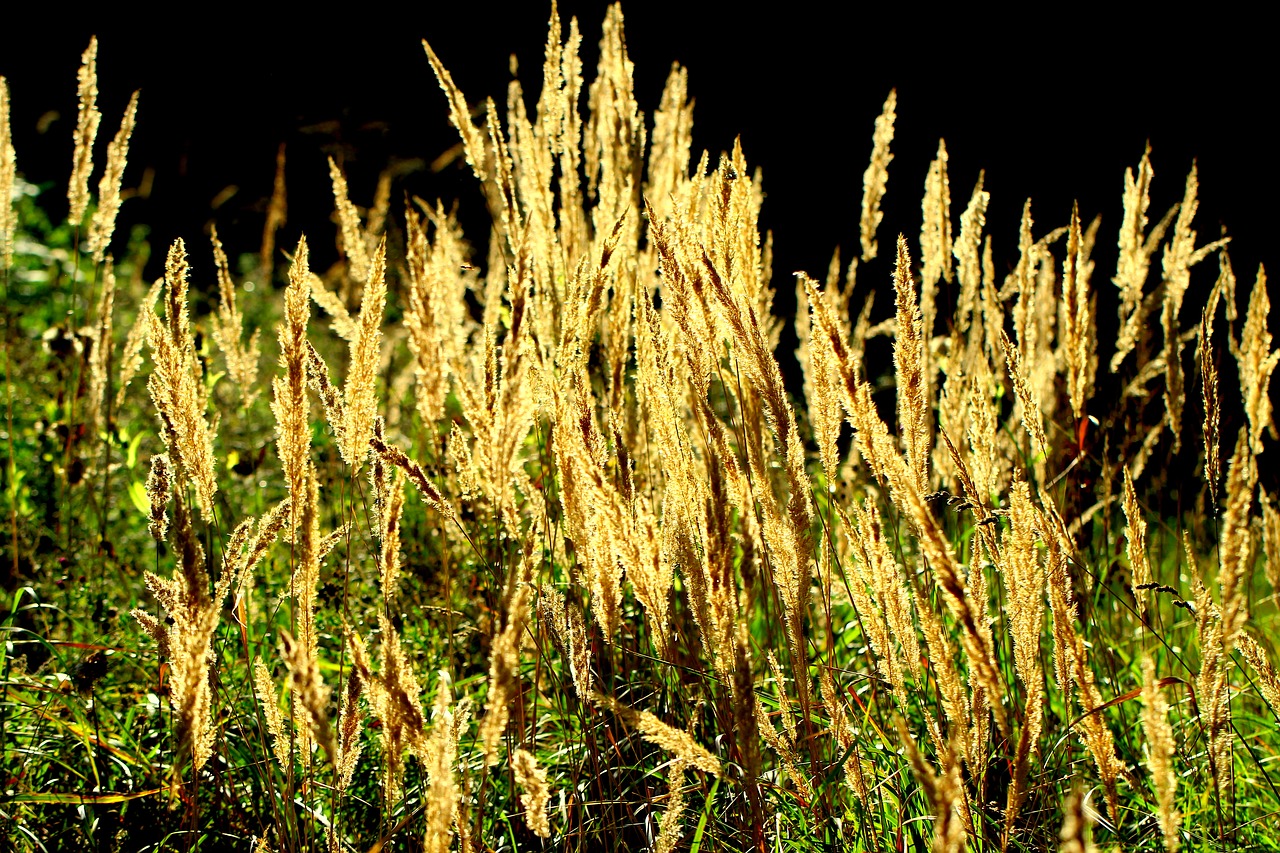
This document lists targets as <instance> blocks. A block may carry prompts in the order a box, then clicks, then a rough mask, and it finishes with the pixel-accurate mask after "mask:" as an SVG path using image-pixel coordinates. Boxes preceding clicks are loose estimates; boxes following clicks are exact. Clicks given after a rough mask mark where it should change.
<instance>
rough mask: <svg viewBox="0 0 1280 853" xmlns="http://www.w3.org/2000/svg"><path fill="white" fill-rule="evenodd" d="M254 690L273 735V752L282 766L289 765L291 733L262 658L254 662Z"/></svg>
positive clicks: (270, 733) (268, 731) (270, 732)
mask: <svg viewBox="0 0 1280 853" xmlns="http://www.w3.org/2000/svg"><path fill="white" fill-rule="evenodd" d="M253 692H254V693H255V694H256V695H257V697H258V705H259V706H260V707H261V708H262V717H263V720H264V722H266V724H267V734H268V735H269V736H270V737H271V752H272V754H273V755H275V757H276V761H278V762H280V766H281V767H289V766H290V756H289V735H288V734H287V733H286V732H285V728H284V714H283V713H282V712H281V710H280V697H279V695H278V694H277V693H276V686H275V684H274V683H273V682H272V680H271V671H270V670H269V669H267V665H266V664H265V663H263V662H262V661H260V660H259V661H254V664H253Z"/></svg>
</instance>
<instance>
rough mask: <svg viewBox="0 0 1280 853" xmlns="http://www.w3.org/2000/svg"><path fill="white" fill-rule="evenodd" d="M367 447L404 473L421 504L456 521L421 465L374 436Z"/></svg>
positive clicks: (451, 507)
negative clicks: (416, 492)
mask: <svg viewBox="0 0 1280 853" xmlns="http://www.w3.org/2000/svg"><path fill="white" fill-rule="evenodd" d="M369 445H370V446H371V447H372V448H373V449H374V450H375V451H376V452H377V453H379V454H381V455H382V458H383V459H385V460H386V461H387V463H388V464H391V465H394V466H396V467H397V468H399V469H400V470H401V471H403V472H404V473H405V476H406V477H407V478H408V480H409V482H410V483H413V484H414V485H415V486H417V487H418V492H419V493H420V494H421V495H422V500H423V503H425V504H426V505H427V506H429V507H431V508H432V509H434V510H435V511H436V512H438V513H440V514H441V515H443V516H444V517H445V518H449V519H453V520H455V521H456V520H457V514H456V513H455V512H454V510H453V506H452V505H451V504H449V503H448V502H447V501H445V499H444V496H443V495H441V494H440V490H439V489H437V488H436V486H435V484H434V483H432V482H431V480H430V479H429V478H428V477H427V472H425V471H423V470H422V466H421V465H419V464H418V463H417V462H414V461H413V460H412V459H410V458H409V457H408V456H406V455H405V452H404V451H403V450H401V449H400V448H398V447H396V446H395V445H394V444H387V443H386V442H384V441H382V440H381V439H379V438H377V437H376V436H375V437H374V438H371V439H370V440H369Z"/></svg>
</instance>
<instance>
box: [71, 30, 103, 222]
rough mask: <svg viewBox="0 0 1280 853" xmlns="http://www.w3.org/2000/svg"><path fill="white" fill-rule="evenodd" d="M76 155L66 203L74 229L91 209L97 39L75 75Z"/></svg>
mask: <svg viewBox="0 0 1280 853" xmlns="http://www.w3.org/2000/svg"><path fill="white" fill-rule="evenodd" d="M76 83H77V85H76V95H77V97H78V98H79V102H80V103H79V106H78V107H77V108H76V135H75V143H76V144H75V151H74V152H72V155H71V183H70V184H69V185H68V186H67V201H68V202H69V203H70V205H71V211H70V213H69V214H68V216H67V218H68V220H69V221H70V222H71V224H72V225H79V224H80V223H81V222H82V221H83V220H84V211H85V208H87V207H88V206H89V175H90V173H92V172H93V142H94V140H95V139H97V138H98V125H99V124H100V123H101V122H102V113H101V112H100V111H99V110H98V37H97V36H93V37H92V38H90V39H89V46H88V47H87V48H85V50H84V54H83V55H82V56H81V57H80V70H79V71H78V72H76Z"/></svg>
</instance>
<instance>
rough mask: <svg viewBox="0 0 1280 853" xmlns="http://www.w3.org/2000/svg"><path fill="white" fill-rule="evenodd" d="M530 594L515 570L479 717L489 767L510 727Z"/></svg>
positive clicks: (518, 685)
mask: <svg viewBox="0 0 1280 853" xmlns="http://www.w3.org/2000/svg"><path fill="white" fill-rule="evenodd" d="M535 541H536V537H535ZM530 558H531V555H529V554H526V556H525V560H524V563H523V565H522V567H521V568H522V571H521V573H520V574H522V575H523V574H525V571H524V570H525V569H526V568H528V567H529V559H530ZM530 574H531V573H530ZM529 594H530V586H529V584H528V582H527V581H526V580H524V579H523V578H519V579H518V578H516V577H515V575H514V574H513V576H512V577H511V578H510V579H509V580H508V594H507V596H506V599H507V607H506V615H505V618H504V624H503V627H502V630H501V631H500V632H499V633H498V635H497V636H496V637H494V639H493V644H492V645H491V647H490V650H489V691H488V695H487V698H486V699H485V706H484V718H483V719H482V720H481V721H480V742H481V744H482V749H483V751H484V761H485V765H486V766H488V767H493V766H495V765H496V764H497V763H498V758H499V755H498V750H499V747H500V746H501V745H502V737H503V735H505V734H506V731H507V722H508V720H509V718H510V713H511V705H512V704H513V703H514V702H515V700H516V697H517V695H518V694H519V690H520V645H521V643H522V642H523V640H524V634H525V631H526V629H527V624H528V620H529Z"/></svg>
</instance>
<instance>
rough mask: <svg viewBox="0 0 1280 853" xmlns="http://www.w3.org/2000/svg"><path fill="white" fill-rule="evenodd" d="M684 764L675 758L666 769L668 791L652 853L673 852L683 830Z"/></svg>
mask: <svg viewBox="0 0 1280 853" xmlns="http://www.w3.org/2000/svg"><path fill="white" fill-rule="evenodd" d="M685 766H686V765H685V762H684V761H682V760H680V759H679V758H677V759H676V760H675V761H673V762H671V767H670V768H669V769H668V770H667V790H668V791H669V792H670V793H669V796H668V797H667V809H666V811H664V812H663V813H662V817H661V818H659V821H660V825H659V827H658V840H657V841H655V842H654V845H653V850H654V853H675V849H676V845H678V844H679V843H680V835H681V833H682V831H683V828H682V826H681V823H680V818H681V817H682V816H683V815H684V809H685V798H684V779H685V775H684V774H685Z"/></svg>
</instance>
